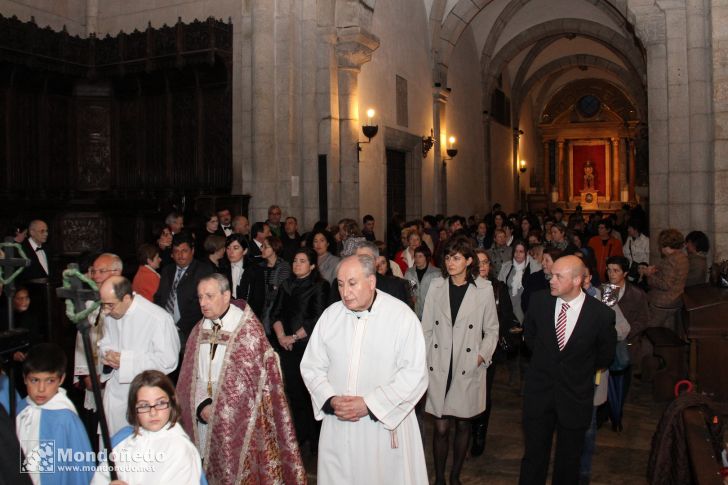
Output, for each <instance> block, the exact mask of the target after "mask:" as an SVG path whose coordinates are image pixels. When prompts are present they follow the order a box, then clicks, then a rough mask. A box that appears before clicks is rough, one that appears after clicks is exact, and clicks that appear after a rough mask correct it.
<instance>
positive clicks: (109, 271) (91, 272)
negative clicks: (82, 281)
mask: <svg viewBox="0 0 728 485" xmlns="http://www.w3.org/2000/svg"><path fill="white" fill-rule="evenodd" d="M112 271H117V270H116V269H108V268H104V269H93V268H90V269H89V270H88V272H89V274H90V275H92V276H93V275H95V274H97V273H98V274H106V273H111V272H112Z"/></svg>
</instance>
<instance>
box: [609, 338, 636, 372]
mask: <svg viewBox="0 0 728 485" xmlns="http://www.w3.org/2000/svg"><path fill="white" fill-rule="evenodd" d="M630 363H631V362H630V360H629V350H628V347H627V340H626V339H625V340H621V341H619V342H617V348H616V350H615V352H614V360H613V361H612V365H610V366H609V370H610V371H613V372H619V371H623V370H624V369H626V368H627V367H629V365H630Z"/></svg>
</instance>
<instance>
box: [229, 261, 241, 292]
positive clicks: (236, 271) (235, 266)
mask: <svg viewBox="0 0 728 485" xmlns="http://www.w3.org/2000/svg"><path fill="white" fill-rule="evenodd" d="M230 270H231V275H232V279H233V281H232V285H231V286H232V288H231V289H232V292H233V298H237V297H238V285H239V284H240V278H242V277H243V272H244V271H245V270H244V269H243V260H242V259H241V260H240V261H238V262H237V263H232V264H231V267H230Z"/></svg>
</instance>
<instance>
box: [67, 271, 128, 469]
mask: <svg viewBox="0 0 728 485" xmlns="http://www.w3.org/2000/svg"><path fill="white" fill-rule="evenodd" d="M84 284H86V285H88V286H89V288H84ZM56 296H58V298H63V299H64V300H66V316H67V317H68V319H69V320H71V321H72V322H73V323H75V324H76V328H77V329H78V331H79V332H80V333H81V339H82V340H83V352H84V354H85V355H86V364H87V365H88V371H89V377H90V378H91V388H92V390H93V394H94V402H95V403H96V412H98V413H99V425H100V426H101V440H102V441H103V444H104V448H106V451H107V453H106V459H107V462H108V463H109V472H110V474H111V480H112V481H114V480H116V479H117V478H118V477H117V474H116V469H115V467H114V461H113V459H112V457H111V438H110V436H109V425H108V424H107V423H106V413H104V405H103V403H102V401H101V385H100V384H99V376H98V374H97V373H96V362H95V360H94V356H93V351H92V349H91V337H90V336H89V331H90V330H91V324H90V323H89V321H88V316H89V315H90V314H91V313H93V312H94V311H95V310H96V309H97V308H99V307H100V306H101V303H100V298H99V291H98V287H97V286H96V283H95V282H94V281H92V280H90V279H89V278H87V277H86V276H85V275H83V274H82V273H81V272H80V271H79V270H78V265H77V264H74V263H71V264H69V265H68V269H66V270H65V271H63V286H62V287H60V288H56ZM87 301H92V302H93V303H92V304H91V306H89V307H88V308H87V307H86V302H87Z"/></svg>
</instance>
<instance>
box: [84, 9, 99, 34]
mask: <svg viewBox="0 0 728 485" xmlns="http://www.w3.org/2000/svg"><path fill="white" fill-rule="evenodd" d="M98 31H99V0H86V37H88V36H90V35H91V34H95V33H97V32H98Z"/></svg>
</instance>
